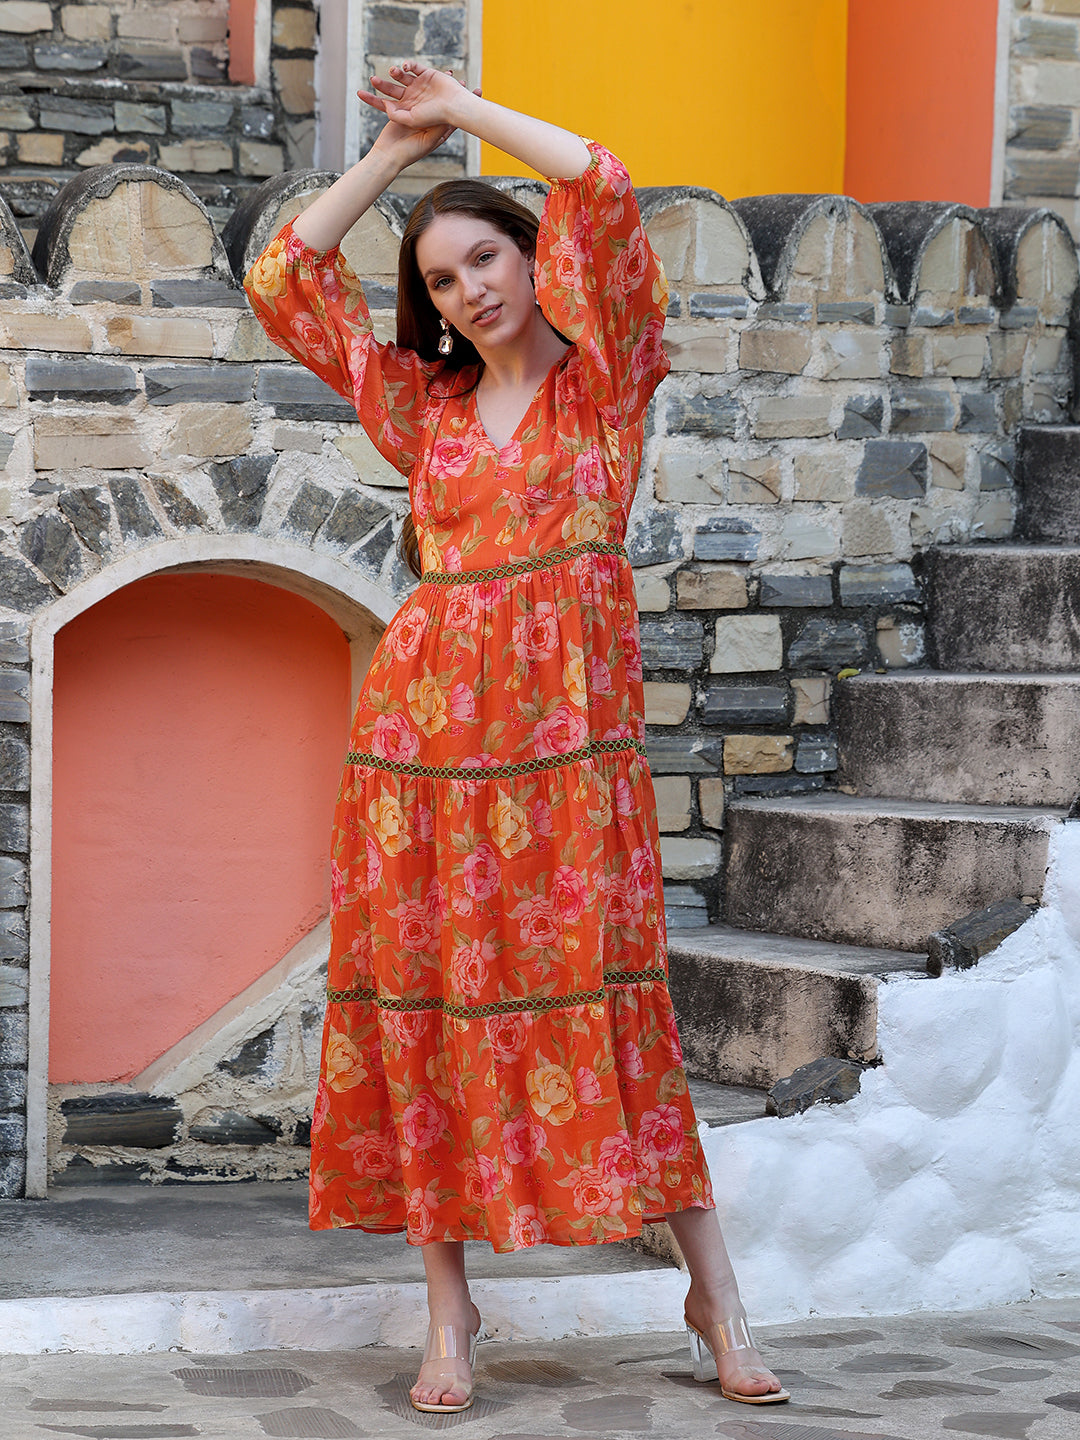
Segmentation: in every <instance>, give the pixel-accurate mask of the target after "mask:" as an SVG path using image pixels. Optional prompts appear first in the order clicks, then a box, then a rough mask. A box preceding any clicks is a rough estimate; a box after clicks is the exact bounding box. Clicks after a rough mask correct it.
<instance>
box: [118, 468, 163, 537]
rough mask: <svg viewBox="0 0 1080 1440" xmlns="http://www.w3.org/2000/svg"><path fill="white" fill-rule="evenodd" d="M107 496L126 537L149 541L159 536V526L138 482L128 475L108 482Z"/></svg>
mask: <svg viewBox="0 0 1080 1440" xmlns="http://www.w3.org/2000/svg"><path fill="white" fill-rule="evenodd" d="M109 494H110V495H111V496H112V501H113V505H114V506H115V508H116V518H117V520H118V521H119V522H120V529H121V530H122V531H123V533H124V535H125V536H126V537H129V538H131V539H135V540H150V539H152V538H153V537H154V536H155V535H160V534H161V526H160V525H159V524H158V522H157V520H156V519H155V517H154V512H153V511H152V510H151V509H150V506H149V504H148V502H147V499H146V496H145V495H144V494H143V492H142V488H141V487H140V485H139V482H138V481H137V480H136V479H134V478H133V477H132V476H130V475H121V476H119V477H118V478H117V479H115V480H110V481H109Z"/></svg>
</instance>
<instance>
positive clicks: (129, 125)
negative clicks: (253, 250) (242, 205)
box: [0, 0, 318, 244]
mask: <svg viewBox="0 0 1080 1440" xmlns="http://www.w3.org/2000/svg"><path fill="white" fill-rule="evenodd" d="M228 28H229V4H228V0H176V3H174V0H107V3H106V0H102V3H90V4H63V3H51V4H50V3H45V0H25V3H24V0H0V193H2V194H3V196H4V198H5V199H6V201H7V203H8V205H9V206H10V208H11V210H12V211H13V213H14V214H15V215H16V216H17V217H18V219H19V221H20V223H21V224H22V225H23V227H24V230H25V232H26V234H27V238H28V239H29V241H30V243H31V244H32V243H33V235H34V232H35V231H36V228H37V224H38V222H39V220H40V218H41V216H42V214H43V213H44V211H45V209H46V208H47V206H48V205H49V203H50V202H51V201H52V199H53V198H54V196H55V195H56V193H57V191H58V190H59V189H60V188H61V186H62V185H63V184H64V182H65V181H66V180H67V179H69V178H70V177H71V176H73V175H77V174H79V173H80V171H85V170H88V169H90V168H92V167H93V166H96V165H105V164H114V163H122V162H126V163H133V164H141V165H156V166H160V167H161V168H162V169H164V170H168V171H171V172H173V173H175V174H178V175H182V176H183V177H184V178H185V179H186V180H187V181H188V182H189V183H190V184H191V185H192V187H193V188H194V189H195V191H196V192H197V193H198V194H199V196H200V197H201V198H202V200H203V201H204V202H205V204H206V205H207V206H208V207H209V209H210V211H211V213H212V214H214V215H215V216H216V217H217V218H220V219H224V218H226V217H227V216H228V215H229V214H230V213H231V212H232V210H233V209H234V208H235V206H236V203H237V201H238V199H239V198H240V197H241V196H242V195H244V194H245V193H246V192H248V191H249V190H251V189H253V188H254V187H255V186H256V185H258V184H259V183H260V182H261V181H262V180H263V179H264V178H265V177H266V176H268V175H276V174H279V173H280V172H282V171H283V170H291V169H295V168H296V167H298V166H304V165H310V164H311V163H312V157H313V155H314V147H315V87H314V80H315V54H316V48H317V43H318V37H317V29H318V12H317V10H316V9H315V7H314V5H313V4H312V0H287V3H286V0H274V3H273V7H272V19H271V36H270V45H271V49H270V73H269V79H270V84H269V87H268V88H260V87H254V86H241V85H236V84H231V83H230V82H229V77H228V61H229V48H228Z"/></svg>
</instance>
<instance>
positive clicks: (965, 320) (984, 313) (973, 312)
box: [956, 305, 997, 325]
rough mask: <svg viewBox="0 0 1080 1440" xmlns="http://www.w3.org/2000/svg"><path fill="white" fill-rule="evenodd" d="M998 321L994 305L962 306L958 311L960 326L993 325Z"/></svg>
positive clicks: (957, 319)
mask: <svg viewBox="0 0 1080 1440" xmlns="http://www.w3.org/2000/svg"><path fill="white" fill-rule="evenodd" d="M996 319H997V311H996V310H995V309H994V307H993V306H992V305H960V306H959V307H958V308H957V311H956V323H957V324H958V325H993V323H994V321H995V320H996Z"/></svg>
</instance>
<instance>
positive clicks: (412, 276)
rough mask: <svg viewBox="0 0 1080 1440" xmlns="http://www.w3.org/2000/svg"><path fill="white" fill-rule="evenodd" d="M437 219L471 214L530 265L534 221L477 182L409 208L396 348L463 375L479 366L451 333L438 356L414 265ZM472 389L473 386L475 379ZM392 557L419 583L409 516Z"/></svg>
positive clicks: (431, 313) (457, 183) (427, 298)
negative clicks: (423, 237)
mask: <svg viewBox="0 0 1080 1440" xmlns="http://www.w3.org/2000/svg"><path fill="white" fill-rule="evenodd" d="M438 215H471V216H472V217H473V218H474V219H475V220H484V221H487V223H488V224H490V225H494V227H495V229H496V230H501V231H502V233H503V234H504V235H509V237H510V239H511V240H513V242H514V244H515V245H516V246H517V247H518V249H519V250H520V251H521V253H522V254H523V255H524V256H525V257H526V259H530V260H531V259H532V257H533V255H535V254H536V237H537V235H538V234H539V231H540V221H539V220H538V219H537V218H536V216H535V215H534V214H533V212H532V211H531V210H529V209H528V208H527V207H526V206H524V205H522V204H520V203H519V202H518V201H517V200H515V199H513V198H512V197H511V196H510V195H504V194H503V192H502V191H501V190H496V189H495V187H494V185H485V184H484V182H483V181H482V180H445V181H444V182H443V183H442V184H441V185H436V186H435V188H434V189H433V190H429V191H428V192H427V194H426V195H422V196H421V197H420V199H419V200H418V201H417V202H416V204H415V205H414V206H413V209H412V213H411V214H410V216H409V218H408V220H407V222H406V224H405V232H404V234H403V235H402V237H401V249H400V250H399V251H398V291H397V343H398V344H399V345H400V346H401V347H402V348H403V349H405V350H413V351H415V352H416V354H417V355H419V356H420V357H421V359H423V360H431V361H435V362H437V363H440V362H441V364H442V368H443V373H445V372H446V371H455V370H464V369H465V368H466V367H467V366H471V365H476V366H479V365H481V364H482V362H481V359H480V354H479V352H478V351H477V349H476V346H475V345H474V344H473V343H472V341H471V340H466V338H465V337H464V335H461V334H459V333H458V332H457V331H454V332H452V333H453V337H454V347H453V349H452V350H451V352H450V354H449V355H447V356H445V357H444V356H442V355H440V354H439V337H440V336H441V334H442V330H441V328H440V326H439V312H438V311H437V310H436V309H435V306H434V303H433V302H432V299H431V295H430V294H429V293H428V288H427V285H426V284H425V283H424V277H423V276H422V275H421V274H420V267H419V265H418V264H417V263H416V246H417V242H418V241H419V239H420V236H421V235H423V233H424V231H425V230H426V229H427V228H428V226H429V225H430V224H431V222H432V221H433V220H434V219H435V218H436V216H438ZM477 379H479V375H478V376H477ZM473 384H474V385H475V384H476V381H475V380H474V381H473ZM398 553H399V555H400V556H401V558H402V560H403V561H404V562H405V564H406V565H407V566H408V567H409V569H410V570H411V571H412V573H413V574H414V575H415V576H416V577H417V579H419V578H420V576H421V575H422V574H423V565H422V564H421V561H420V544H419V541H418V540H417V537H416V527H415V526H414V524H413V518H412V515H411V514H409V515H407V516H406V517H405V524H404V525H403V526H402V528H401V538H400V540H399V541H398Z"/></svg>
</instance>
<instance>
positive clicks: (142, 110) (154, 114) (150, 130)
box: [116, 100, 169, 135]
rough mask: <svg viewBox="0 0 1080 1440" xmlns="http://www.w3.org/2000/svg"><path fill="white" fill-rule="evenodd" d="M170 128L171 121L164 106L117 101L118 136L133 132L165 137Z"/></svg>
mask: <svg viewBox="0 0 1080 1440" xmlns="http://www.w3.org/2000/svg"><path fill="white" fill-rule="evenodd" d="M168 128H169V119H168V114H167V112H166V110H165V106H164V105H140V104H133V103H132V102H131V101H130V100H117V102H116V129H117V133H118V134H121V135H122V134H125V133H128V132H131V133H134V134H137V135H164V134H166V132H167V131H168Z"/></svg>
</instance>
